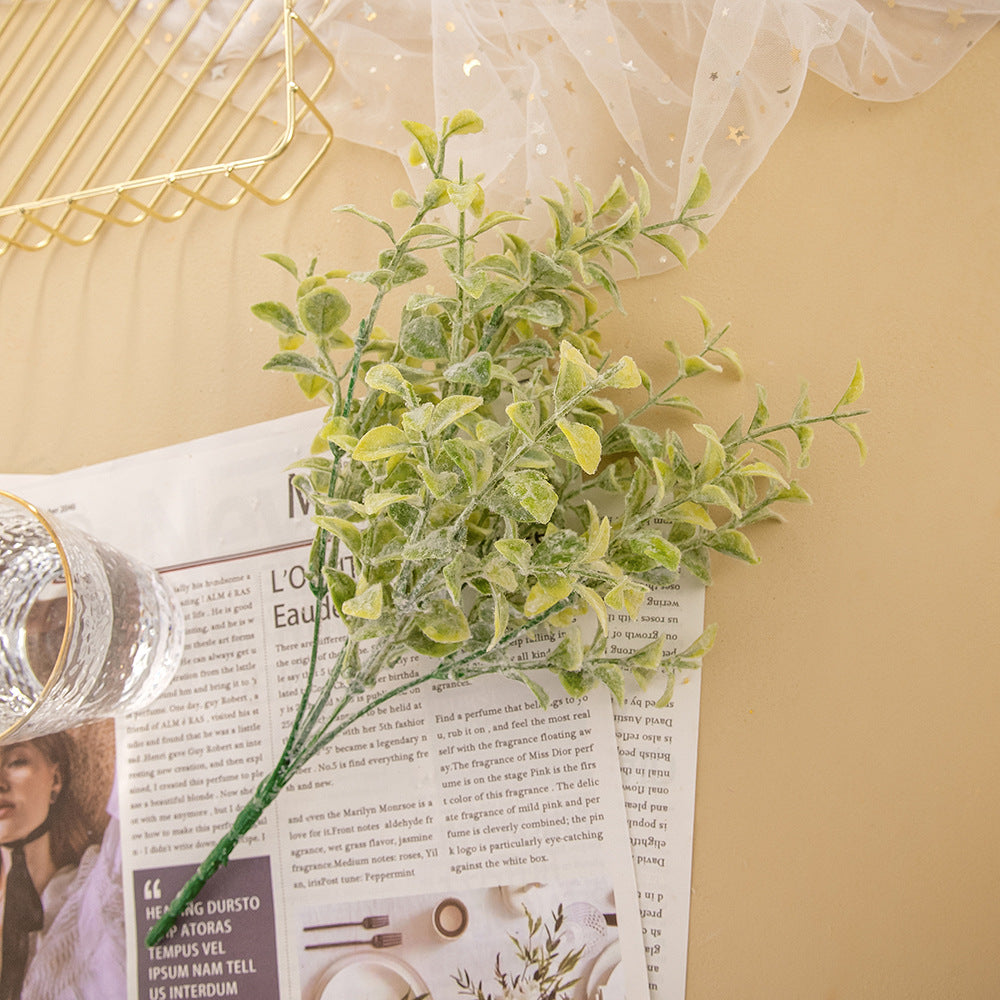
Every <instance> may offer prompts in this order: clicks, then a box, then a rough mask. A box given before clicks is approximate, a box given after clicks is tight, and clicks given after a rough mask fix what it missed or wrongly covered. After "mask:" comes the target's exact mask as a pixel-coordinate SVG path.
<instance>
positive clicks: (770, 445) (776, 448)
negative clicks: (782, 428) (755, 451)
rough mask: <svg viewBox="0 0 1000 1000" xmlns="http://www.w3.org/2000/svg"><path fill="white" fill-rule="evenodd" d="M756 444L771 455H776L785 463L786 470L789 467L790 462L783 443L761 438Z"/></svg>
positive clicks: (774, 439)
mask: <svg viewBox="0 0 1000 1000" xmlns="http://www.w3.org/2000/svg"><path fill="white" fill-rule="evenodd" d="M757 443H758V444H759V445H760V446H761V447H762V448H766V449H767V450H768V451H769V452H771V453H772V454H774V455H777V456H778V458H780V459H781V460H782V462H784V463H785V466H786V468H787V467H790V466H791V464H792V462H791V459H790V458H789V457H788V449H787V448H786V447H785V443H784V442H783V441H779V440H778V439H777V438H762V439H761V440H759V441H758V442H757Z"/></svg>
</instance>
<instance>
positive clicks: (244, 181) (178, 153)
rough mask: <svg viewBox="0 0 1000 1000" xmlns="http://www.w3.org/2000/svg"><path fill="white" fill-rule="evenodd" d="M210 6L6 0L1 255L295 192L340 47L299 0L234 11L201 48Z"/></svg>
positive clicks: (147, 0)
mask: <svg viewBox="0 0 1000 1000" xmlns="http://www.w3.org/2000/svg"><path fill="white" fill-rule="evenodd" d="M213 3H216V4H218V0H124V2H122V0H119V2H117V3H115V4H114V5H112V3H111V2H109V0H44V2H43V0H6V2H0V254H3V253H5V252H6V251H7V250H9V249H10V248H11V247H19V248H21V249H24V250H39V249H41V248H42V247H45V246H47V245H48V244H49V243H50V242H51V241H52V240H53V239H58V240H62V241H64V242H66V243H70V244H73V245H82V244H86V243H89V242H90V241H91V240H93V239H94V237H95V236H96V235H97V233H98V232H99V231H100V230H101V229H102V227H103V226H104V225H105V224H106V223H109V222H110V223H114V224H116V225H120V226H134V225H136V224H138V223H140V222H142V221H143V220H144V219H147V218H154V219H159V220H161V221H167V222H169V221H173V220H175V219H179V218H180V217H181V216H182V215H183V214H184V213H185V212H186V211H187V209H188V208H190V206H191V205H192V204H194V203H195V202H199V203H201V204H205V205H209V206H211V207H213V208H218V209H226V208H232V207H233V206H234V205H236V204H238V203H239V202H240V201H241V200H242V198H243V197H244V195H246V194H247V193H249V194H251V195H254V196H255V197H257V198H259V199H261V200H262V201H264V202H266V203H268V204H272V205H274V204H280V203H281V202H283V201H285V200H286V199H287V198H289V197H290V196H291V195H292V194H293V193H294V192H295V190H296V189H297V188H298V186H299V185H300V184H301V183H302V181H303V180H304V179H305V177H306V176H307V175H308V174H309V172H310V171H311V170H312V168H313V167H314V166H315V165H316V163H317V162H318V161H319V159H320V158H321V157H322V155H323V153H324V152H325V151H326V149H327V148H328V147H329V145H330V144H331V142H332V140H333V130H332V128H331V127H330V124H329V122H328V121H327V120H326V119H325V117H324V116H323V114H322V113H321V112H320V110H319V108H318V107H317V104H316V102H317V99H318V97H319V95H320V93H321V92H322V91H323V90H324V88H325V87H326V86H327V84H328V83H329V81H330V79H331V77H332V76H333V72H334V59H333V55H332V54H331V53H330V51H329V50H328V49H327V48H326V46H324V45H323V43H322V42H321V41H320V40H319V39H318V38H317V37H316V35H315V34H314V33H313V31H312V30H311V29H310V27H309V25H308V24H307V23H306V22H305V20H304V19H303V18H302V17H300V16H299V14H298V13H296V11H295V0H283V3H282V9H281V11H280V12H279V13H277V14H276V15H272V19H271V20H270V21H269V22H268V23H264V24H261V21H260V19H261V15H260V13H259V8H260V6H261V5H260V4H256V6H255V0H242V2H239V3H238V4H229V5H228V8H229V9H233V7H234V6H236V9H235V11H234V13H233V14H232V16H231V19H230V20H229V21H228V24H226V25H225V26H224V27H223V28H222V30H221V31H219V32H213V33H212V35H211V38H210V42H209V44H208V45H206V44H204V39H205V30H206V27H207V26H208V25H209V24H210V23H214V22H213V21H212V19H213V18H214V19H215V21H218V12H219V6H216V8H215V10H214V11H210V10H209V8H210V7H212V5H213ZM251 8H254V9H251ZM181 12H182V16H181V17H180V18H179V16H178V15H179V13H181ZM202 18H204V20H202ZM244 18H254V19H255V22H254V25H255V26H254V31H253V33H252V38H251V41H250V49H249V55H247V54H246V53H245V52H243V51H242V50H235V56H236V57H235V58H234V49H233V42H235V41H238V39H239V36H238V34H237V33H238V32H239V31H241V30H245V28H246V24H247V22H246V21H244ZM199 38H200V39H201V40H202V41H201V42H199V41H198V40H199ZM227 46H228V47H227ZM296 73H298V74H299V75H298V77H297V76H296ZM307 117H308V118H310V119H311V120H312V121H311V122H310V123H307V124H309V125H310V127H309V129H308V131H306V130H304V129H303V128H302V126H303V123H304V122H305V119H306V118H307ZM293 140H294V141H293ZM265 181H266V183H267V187H266V190H265V187H264V186H263V182H265ZM268 192H272V193H268Z"/></svg>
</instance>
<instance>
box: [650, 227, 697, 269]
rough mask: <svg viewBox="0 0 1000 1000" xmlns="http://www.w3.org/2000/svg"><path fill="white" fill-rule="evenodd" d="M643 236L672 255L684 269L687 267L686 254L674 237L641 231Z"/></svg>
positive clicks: (667, 234)
mask: <svg viewBox="0 0 1000 1000" xmlns="http://www.w3.org/2000/svg"><path fill="white" fill-rule="evenodd" d="M643 235H644V236H647V237H648V238H649V239H651V240H652V241H653V242H654V243H657V244H659V245H660V246H661V247H663V249H664V250H666V251H667V252H668V253H670V254H673V256H674V257H676V258H677V260H678V261H680V263H681V264H682V265H683V266H684V267H687V266H688V258H687V252H686V251H685V249H684V246H683V245H682V244H681V241H680V240H679V239H677V238H676V237H675V236H671V235H670V234H669V233H656V232H652V233H651V232H648V231H645V230H644V231H643Z"/></svg>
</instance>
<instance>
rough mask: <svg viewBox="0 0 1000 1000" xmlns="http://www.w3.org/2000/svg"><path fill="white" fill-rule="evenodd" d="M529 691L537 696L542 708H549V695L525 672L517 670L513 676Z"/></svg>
mask: <svg viewBox="0 0 1000 1000" xmlns="http://www.w3.org/2000/svg"><path fill="white" fill-rule="evenodd" d="M513 676H514V677H516V678H517V679H518V680H519V681H520V682H521V683H522V684H524V685H525V686H526V687H527V688H528V690H529V691H530V692H531V693H532V694H533V695H534V696H535V699H536V700H537V701H538V704H539V706H540V707H541V708H548V707H549V700H550V699H549V693H548V692H547V691H546V690H545V688H543V687H542V686H541V684H539V683H538V682H537V681H533V680H532V679H531V678H530V677H529V676H528V675H527V674H526V673H525V672H524V671H523V670H517V671H515V672H514V674H513Z"/></svg>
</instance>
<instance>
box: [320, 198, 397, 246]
mask: <svg viewBox="0 0 1000 1000" xmlns="http://www.w3.org/2000/svg"><path fill="white" fill-rule="evenodd" d="M333 211H334V212H343V213H344V214H345V215H356V216H357V217H358V218H359V219H364V220H365V222H370V223H371V224H372V225H373V226H378V228H379V229H381V230H382V232H384V233H385V234H386V235H387V236H388V237H389V239H390V240H392V242H393V243H395V242H396V237H395V234H394V233H393V231H392V226H390V225H389V223H388V222H386V221H385V220H384V219H380V218H378V217H377V216H374V215H372V214H371V213H369V212H363V211H362V210H361V209H360V208H358V207H357V205H338V206H337V207H336V208H335V209H334V210H333Z"/></svg>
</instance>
